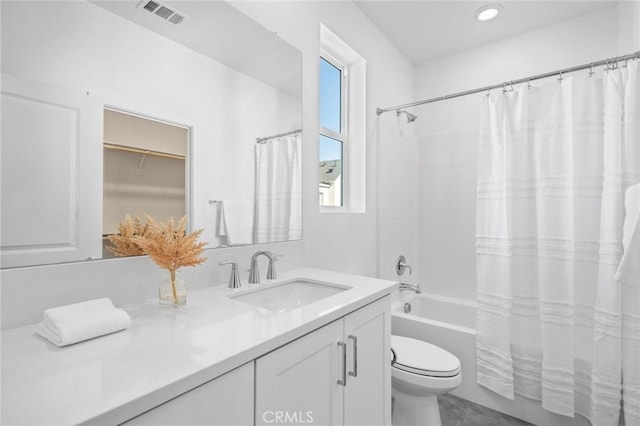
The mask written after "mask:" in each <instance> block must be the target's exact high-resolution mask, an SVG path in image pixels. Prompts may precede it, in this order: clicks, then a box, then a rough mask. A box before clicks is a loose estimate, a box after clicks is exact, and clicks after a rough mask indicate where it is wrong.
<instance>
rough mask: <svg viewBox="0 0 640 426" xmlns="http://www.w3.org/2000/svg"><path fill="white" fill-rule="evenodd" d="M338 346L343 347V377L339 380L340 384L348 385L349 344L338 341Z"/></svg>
mask: <svg viewBox="0 0 640 426" xmlns="http://www.w3.org/2000/svg"><path fill="white" fill-rule="evenodd" d="M338 346H341V347H342V379H341V380H338V384H339V385H342V386H347V344H346V343H344V342H338Z"/></svg>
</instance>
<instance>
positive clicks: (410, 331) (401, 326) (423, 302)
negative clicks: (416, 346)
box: [391, 292, 590, 426]
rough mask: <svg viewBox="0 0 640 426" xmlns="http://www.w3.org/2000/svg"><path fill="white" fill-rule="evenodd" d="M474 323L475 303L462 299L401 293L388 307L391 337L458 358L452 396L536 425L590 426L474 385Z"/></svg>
mask: <svg viewBox="0 0 640 426" xmlns="http://www.w3.org/2000/svg"><path fill="white" fill-rule="evenodd" d="M405 304H408V305H407V306H406V308H405ZM405 310H409V312H407V313H405ZM475 322H476V303H475V301H470V300H466V299H456V298H452V297H445V296H438V295H429V294H426V293H424V292H423V293H422V294H413V293H407V292H402V293H401V294H400V295H399V296H397V297H396V299H395V300H394V302H393V304H392V306H391V332H392V333H393V334H395V335H399V336H407V337H413V338H415V339H420V340H424V341H425V342H429V343H433V344H434V345H437V346H440V347H441V348H443V349H446V350H447V351H449V352H451V353H452V354H453V355H455V356H456V357H458V359H459V360H460V365H461V368H462V384H460V386H459V387H458V388H457V389H455V390H454V391H453V392H451V393H452V394H453V395H456V396H458V397H460V398H464V399H466V400H468V401H472V402H475V403H476V404H480V405H483V406H485V407H489V408H491V409H494V410H496V411H499V412H502V413H505V414H508V415H511V416H514V417H517V418H520V419H522V420H525V421H527V422H530V423H534V424H537V425H554V426H589V425H590V423H589V422H588V421H587V420H586V419H585V418H584V417H581V416H576V417H575V418H570V417H564V416H559V415H556V414H552V413H550V412H548V411H546V410H544V409H543V408H542V406H541V404H540V402H539V401H535V400H531V399H527V398H524V397H521V396H516V398H515V400H513V401H512V400H509V399H506V398H503V397H501V396H498V395H497V394H495V393H493V392H491V391H490V390H488V389H486V388H484V387H482V386H480V385H478V384H477V383H476V330H475Z"/></svg>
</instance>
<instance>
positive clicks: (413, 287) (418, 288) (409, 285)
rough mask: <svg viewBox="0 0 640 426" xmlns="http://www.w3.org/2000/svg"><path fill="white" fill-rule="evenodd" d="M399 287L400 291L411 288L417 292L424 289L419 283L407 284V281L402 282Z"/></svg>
mask: <svg viewBox="0 0 640 426" xmlns="http://www.w3.org/2000/svg"><path fill="white" fill-rule="evenodd" d="M398 289H399V290H400V291H402V290H411V291H413V292H415V293H416V294H420V293H422V289H421V288H420V286H419V285H417V284H416V285H413V284H407V283H400V287H398Z"/></svg>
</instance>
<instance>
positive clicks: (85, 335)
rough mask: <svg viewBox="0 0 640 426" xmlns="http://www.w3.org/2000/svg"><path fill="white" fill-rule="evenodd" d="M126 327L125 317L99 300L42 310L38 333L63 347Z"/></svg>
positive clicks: (126, 317) (107, 303)
mask: <svg viewBox="0 0 640 426" xmlns="http://www.w3.org/2000/svg"><path fill="white" fill-rule="evenodd" d="M130 326H131V318H130V317H129V315H128V314H127V313H126V312H125V311H123V310H122V309H117V308H116V307H115V306H113V303H111V300H110V299H108V298H102V299H95V300H89V301H86V302H81V303H74V304H72V305H66V306H60V307H57V308H51V309H47V310H45V311H44V320H42V321H41V322H40V324H38V334H39V335H41V336H42V337H44V338H46V339H47V340H49V341H50V342H51V343H53V344H55V345H57V346H67V345H71V344H73V343H77V342H81V341H83V340H88V339H92V338H94V337H98V336H102V335H104V334H109V333H114V332H116V331H120V330H124V329H126V328H129V327H130Z"/></svg>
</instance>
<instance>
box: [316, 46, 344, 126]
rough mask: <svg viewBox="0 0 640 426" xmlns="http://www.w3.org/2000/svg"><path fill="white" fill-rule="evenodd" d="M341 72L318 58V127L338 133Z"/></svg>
mask: <svg viewBox="0 0 640 426" xmlns="http://www.w3.org/2000/svg"><path fill="white" fill-rule="evenodd" d="M341 74H342V72H341V71H340V70H339V69H338V68H336V67H334V66H333V65H331V64H330V63H329V62H327V61H326V60H325V59H323V58H320V126H322V127H324V128H327V129H329V130H333V131H334V132H336V133H340V124H341V123H340V116H341V113H340V106H341V105H340V90H341V88H340V85H341V81H340V80H341V78H340V77H341Z"/></svg>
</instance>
